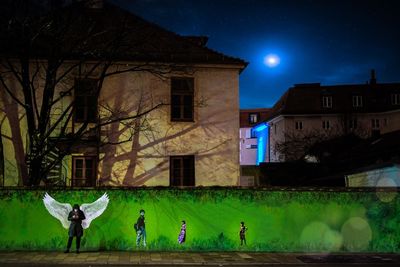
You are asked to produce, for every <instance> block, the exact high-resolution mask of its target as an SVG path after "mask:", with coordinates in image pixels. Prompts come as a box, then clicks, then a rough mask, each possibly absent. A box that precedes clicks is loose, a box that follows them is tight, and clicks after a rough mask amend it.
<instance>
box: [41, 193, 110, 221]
mask: <svg viewBox="0 0 400 267" xmlns="http://www.w3.org/2000/svg"><path fill="white" fill-rule="evenodd" d="M108 202H109V199H108V195H107V193H104V195H103V196H102V197H100V198H99V199H98V200H96V201H95V202H93V203H90V204H82V205H81V206H80V209H81V210H82V211H83V213H84V214H85V217H86V219H85V220H83V221H82V227H83V229H87V228H89V226H90V223H91V222H92V221H93V220H94V219H96V218H97V217H99V216H100V215H101V214H102V213H103V212H104V211H105V210H106V208H107V205H108ZM43 203H44V206H45V207H46V209H47V210H48V211H49V213H50V214H51V215H52V216H53V217H55V218H57V219H58V220H59V221H60V222H61V224H62V226H63V227H64V228H66V229H68V228H69V225H70V223H71V222H70V221H68V214H69V212H70V211H71V210H72V206H71V204H69V203H60V202H58V201H57V200H55V199H54V198H52V197H51V196H50V195H49V194H48V193H46V194H45V195H44V198H43Z"/></svg>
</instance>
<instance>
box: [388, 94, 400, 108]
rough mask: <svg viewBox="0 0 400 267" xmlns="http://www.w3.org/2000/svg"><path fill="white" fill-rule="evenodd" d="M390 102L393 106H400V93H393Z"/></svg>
mask: <svg viewBox="0 0 400 267" xmlns="http://www.w3.org/2000/svg"><path fill="white" fill-rule="evenodd" d="M390 102H391V104H392V105H393V106H398V105H400V93H392V94H391V95H390Z"/></svg>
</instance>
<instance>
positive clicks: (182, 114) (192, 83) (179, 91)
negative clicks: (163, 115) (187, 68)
mask: <svg viewBox="0 0 400 267" xmlns="http://www.w3.org/2000/svg"><path fill="white" fill-rule="evenodd" d="M176 80H181V81H182V80H186V81H189V84H190V85H189V90H188V91H185V90H183V89H180V88H175V91H174V86H173V83H174V81H176ZM194 86H195V81H194V78H193V77H171V81H170V95H171V98H170V100H171V108H170V113H171V114H170V120H171V122H194V91H195V88H194ZM174 96H179V98H180V99H179V104H178V105H174V104H173V102H174V101H173V98H174ZM185 96H190V97H191V103H190V105H191V114H192V116H191V117H190V118H186V117H185V106H186V105H185ZM177 106H178V107H179V109H180V110H179V114H180V116H179V118H178V117H174V116H173V114H174V108H176V107H177Z"/></svg>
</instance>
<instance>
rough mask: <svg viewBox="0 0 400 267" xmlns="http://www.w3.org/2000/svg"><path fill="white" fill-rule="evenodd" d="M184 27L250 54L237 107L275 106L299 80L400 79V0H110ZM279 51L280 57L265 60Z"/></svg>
mask: <svg viewBox="0 0 400 267" xmlns="http://www.w3.org/2000/svg"><path fill="white" fill-rule="evenodd" d="M112 2H114V3H116V4H117V5H119V6H121V7H123V8H125V9H128V10H130V11H131V12H133V13H135V14H137V15H139V16H141V17H142V18H144V19H146V20H148V21H151V22H154V23H156V24H158V25H160V26H162V27H164V28H166V29H168V30H171V31H174V32H176V33H178V34H181V35H206V36H208V37H209V41H208V47H210V48H212V49H215V50H218V51H220V52H223V53H225V54H227V55H230V56H235V57H239V58H242V59H244V60H246V61H248V62H249V63H250V64H249V66H248V67H247V68H246V70H245V71H243V72H242V74H241V76H240V107H241V108H259V107H271V106H272V105H273V104H274V103H275V102H276V101H277V100H278V99H279V97H280V96H281V95H282V93H283V92H284V91H286V90H287V89H288V88H289V87H290V86H292V85H293V84H295V83H308V82H320V83H322V84H323V85H331V84H349V83H365V82H366V81H367V80H368V79H369V75H370V70H371V69H375V70H376V73H377V80H378V82H400V1H396V0H392V1H388V0H376V1H367V0H357V1H352V0H348V1H344V0H335V1H332V0H324V1H322V0H292V1H289V0H112ZM269 54H274V55H276V56H278V57H279V60H280V63H279V64H277V65H276V62H274V61H272V62H270V63H272V64H270V65H275V66H274V67H270V66H268V64H265V63H264V57H265V56H267V55H269Z"/></svg>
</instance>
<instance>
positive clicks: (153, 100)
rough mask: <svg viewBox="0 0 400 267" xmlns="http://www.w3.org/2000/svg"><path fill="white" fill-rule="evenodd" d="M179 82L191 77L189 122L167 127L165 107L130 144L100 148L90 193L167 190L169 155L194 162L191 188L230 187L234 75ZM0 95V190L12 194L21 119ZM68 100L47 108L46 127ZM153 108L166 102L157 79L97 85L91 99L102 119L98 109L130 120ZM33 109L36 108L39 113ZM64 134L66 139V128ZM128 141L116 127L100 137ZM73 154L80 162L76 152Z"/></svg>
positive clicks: (121, 78)
mask: <svg viewBox="0 0 400 267" xmlns="http://www.w3.org/2000/svg"><path fill="white" fill-rule="evenodd" d="M119 67H120V68H121V66H119ZM65 68H67V66H65ZM60 72H61V71H60ZM185 75H186V76H189V77H193V78H194V81H195V86H194V90H195V113H194V117H195V120H194V122H171V121H170V106H169V105H165V106H163V107H161V108H159V109H157V110H154V111H153V112H151V113H149V114H148V115H147V116H146V117H145V120H141V121H140V123H139V126H140V127H141V131H140V132H139V134H138V135H134V136H133V140H132V141H129V142H125V143H123V144H120V145H105V146H102V147H100V154H99V166H98V174H97V176H98V181H97V185H108V186H143V185H146V186H159V185H161V186H168V185H169V157H170V156H173V155H195V184H196V186H209V185H230V186H231V185H237V184H238V179H239V95H238V93H239V92H238V91H239V69H238V68H221V66H219V67H218V66H207V67H205V66H203V67H202V68H198V69H196V70H194V71H193V72H192V73H190V75H188V74H185ZM76 76H77V73H72V75H71V77H68V79H66V82H65V83H64V85H60V86H59V87H58V88H57V92H56V94H55V95H56V96H58V95H59V93H60V91H65V90H66V89H67V88H69V86H71V85H72V84H73V81H74V78H75V77H76ZM94 76H95V75H94ZM171 76H174V77H175V76H179V75H174V74H171ZM15 86H17V85H15ZM1 93H2V94H3V95H2V97H1V98H0V103H1V105H0V108H1V110H0V115H1V116H0V119H2V118H3V117H4V116H5V117H6V118H5V119H4V120H2V128H1V129H2V134H3V135H4V136H3V145H4V154H5V178H6V179H5V181H6V182H5V185H7V186H13V185H18V184H21V174H20V171H19V169H18V164H20V163H21V162H22V164H25V163H24V157H25V155H23V154H24V153H25V151H24V150H25V146H26V144H25V141H26V138H27V136H26V135H27V129H26V119H25V117H24V112H23V111H22V109H21V107H18V105H16V104H15V102H12V101H11V100H10V97H9V96H8V95H7V94H6V93H5V91H4V90H3V89H2V90H1ZM40 97H41V92H40V91H39V92H38V98H40ZM72 99H73V96H72V95H71V96H66V97H65V98H64V99H63V101H60V102H59V103H57V105H55V107H54V109H53V114H55V116H54V119H55V118H57V115H58V114H62V112H63V110H64V109H65V108H66V107H67V106H68V104H69V103H70V101H71V100H72ZM139 99H142V101H140V100H139ZM160 102H162V103H165V104H169V102H170V79H169V78H168V77H166V76H165V77H164V79H160V78H158V77H156V76H154V75H153V74H150V73H149V72H134V73H131V72H128V73H124V74H119V75H115V76H111V77H109V78H107V79H106V80H105V82H104V86H103V88H102V91H101V95H100V98H99V104H100V107H99V111H100V114H101V115H102V116H103V117H105V116H108V115H109V113H108V112H107V111H106V109H105V108H104V107H107V108H111V109H112V110H114V111H115V110H120V111H123V112H125V114H124V115H125V116H130V115H134V114H136V112H138V111H140V112H143V111H145V110H147V109H149V108H151V107H152V106H154V105H156V104H158V103H160ZM10 103H11V104H10ZM9 104H10V105H11V106H12V107H13V108H14V110H18V111H15V113H16V114H17V113H19V114H20V116H19V121H18V118H11V117H10V114H5V113H4V107H5V106H6V105H9ZM40 104H41V103H40V101H39V102H38V105H39V108H40ZM139 104H140V107H139ZM102 106H103V107H102ZM15 108H17V109H15ZM9 119H12V122H9ZM130 122H131V123H134V122H133V121H125V124H127V123H128V124H129V123H130ZM10 125H19V126H20V127H21V128H20V130H19V135H20V136H19V137H18V138H14V137H15V136H14V137H13V136H12V133H11V127H10ZM130 126H132V125H130ZM68 131H72V123H70V125H69V126H68ZM129 137H130V129H129V127H126V125H125V126H124V125H123V124H120V123H114V124H111V125H108V126H106V127H103V128H102V131H101V139H102V141H111V142H119V141H122V140H124V139H128V138H129ZM18 143H20V145H19V147H20V148H21V149H20V150H19V151H23V153H20V157H19V159H18V158H17V156H16V155H15V151H17V150H16V148H17V144H18ZM74 153H76V155H83V154H85V152H84V151H76V152H74ZM73 155H75V154H73ZM73 155H72V156H73ZM91 155H93V154H91ZM71 162H72V157H71V156H67V157H65V158H64V161H63V166H64V167H63V175H64V176H65V177H66V178H67V185H69V184H70V179H71V168H72V164H71Z"/></svg>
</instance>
